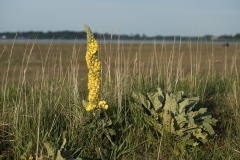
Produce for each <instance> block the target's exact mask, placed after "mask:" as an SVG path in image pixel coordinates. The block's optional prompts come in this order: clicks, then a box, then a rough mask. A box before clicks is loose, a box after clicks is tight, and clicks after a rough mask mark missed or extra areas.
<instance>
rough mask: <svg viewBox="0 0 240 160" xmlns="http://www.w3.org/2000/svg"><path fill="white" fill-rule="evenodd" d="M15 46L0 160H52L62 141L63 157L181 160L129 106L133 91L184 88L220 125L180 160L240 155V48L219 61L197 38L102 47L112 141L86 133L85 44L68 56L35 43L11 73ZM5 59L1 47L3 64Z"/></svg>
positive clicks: (0, 104) (5, 88)
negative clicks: (213, 134) (208, 140)
mask: <svg viewBox="0 0 240 160" xmlns="http://www.w3.org/2000/svg"><path fill="white" fill-rule="evenodd" d="M101 38H103V39H104V37H101ZM14 45H15V44H14V43H13V44H12V48H11V52H10V53H11V54H10V55H8V61H7V68H6V70H4V72H3V73H4V74H3V75H2V87H1V92H0V114H1V116H0V151H1V152H0V157H1V159H29V157H31V156H33V157H34V158H35V159H44V158H45V159H53V157H54V156H53V155H56V154H57V151H58V149H60V148H61V145H62V143H63V141H64V138H66V142H67V143H66V150H67V151H66V154H69V156H70V155H72V156H74V157H88V158H93V159H96V158H100V159H104V158H105V159H178V158H179V157H178V156H177V155H175V154H174V148H173V144H172V137H171V136H170V135H167V134H163V136H161V135H159V134H158V133H157V132H156V131H155V130H154V128H152V127H151V126H149V125H148V124H147V123H146V122H144V120H143V115H144V113H143V112H142V111H141V110H138V109H136V108H134V106H133V105H132V99H131V95H132V93H133V92H142V93H146V92H149V91H153V90H155V89H156V88H157V86H158V87H161V88H162V89H163V90H166V91H172V92H175V91H178V90H184V91H185V93H187V94H188V95H190V96H200V97H201V105H203V106H205V107H207V108H208V109H209V111H211V112H212V114H213V116H214V117H215V118H216V119H218V120H219V122H218V125H217V126H216V128H215V129H216V132H217V134H218V137H217V138H216V139H215V140H214V141H213V142H211V143H208V144H205V145H202V146H200V147H196V148H193V149H192V150H190V151H188V152H186V153H185V154H183V155H182V157H180V158H182V159H236V158H237V157H239V156H240V139H239V137H238V135H239V131H240V123H239V109H240V108H239V101H240V92H239V91H240V81H239V76H238V74H239V69H240V66H239V57H238V54H239V52H240V50H239V48H238V44H236V46H235V50H234V52H232V50H231V52H230V53H229V51H228V48H223V49H222V52H223V53H224V54H223V55H224V57H220V58H223V59H222V60H219V59H216V57H218V58H219V56H218V54H219V53H216V52H215V49H214V47H215V46H216V45H214V43H210V44H209V43H208V42H206V41H204V40H201V39H199V41H198V43H197V44H193V43H191V41H189V42H188V43H187V44H182V43H181V42H180V43H179V44H178V43H173V44H171V45H169V44H167V43H165V42H164V40H163V41H162V43H161V44H158V43H157V42H156V41H153V43H152V44H151V45H148V47H147V48H144V46H145V45H144V41H143V42H142V43H140V44H138V45H136V44H134V42H133V43H132V44H124V43H122V42H121V39H120V37H119V40H118V42H117V44H114V43H112V42H111V41H110V43H101V44H100V46H99V47H100V48H99V59H100V60H101V63H102V70H101V77H102V86H101V87H102V93H101V94H102V96H103V97H104V99H106V101H107V102H108V104H109V107H110V109H109V110H108V111H107V112H106V115H108V118H109V119H111V120H112V124H111V125H110V128H111V129H113V130H115V131H116V135H114V136H113V137H111V141H112V143H111V142H109V137H105V136H102V133H99V132H96V134H95V135H88V134H87V131H88V128H87V127H88V126H87V122H88V120H89V119H88V118H89V115H88V113H86V111H85V109H84V107H83V106H82V103H81V102H82V100H83V99H86V98H87V93H86V86H87V84H86V80H87V79H86V74H87V73H86V64H85V62H84V61H83V60H82V58H83V57H84V55H85V45H81V44H80V45H79V44H72V50H71V52H70V53H66V52H63V51H64V50H63V49H61V45H60V46H59V48H58V49H57V50H53V49H52V43H51V44H49V46H48V49H47V50H44V51H42V49H41V47H40V46H39V45H38V44H36V43H27V44H26V45H25V51H24V54H23V57H21V60H20V62H21V65H20V68H14V67H15V66H16V64H13V63H12V61H13V62H14V58H13V57H14V56H17V51H15V52H16V53H14ZM149 46H150V47H149ZM136 47H137V48H136ZM217 47H219V46H217ZM231 47H233V46H232V45H231ZM183 48H184V49H183ZM34 49H36V50H37V51H38V52H39V53H40V55H41V59H40V61H39V60H38V59H35V57H34V54H35V52H36V51H34ZM133 51H134V52H133ZM218 51H219V50H218ZM4 55H5V48H4V49H3V50H2V53H1V57H0V59H1V58H2V59H3V58H4ZM5 56H6V55H5ZM1 62H3V61H0V63H1ZM9 75H13V76H11V77H10V76H9ZM16 79H17V80H16ZM106 115H105V116H106ZM96 130H98V131H103V130H101V128H97V129H96ZM91 133H92V132H91ZM93 133H95V132H93ZM97 135H101V138H100V139H97V143H98V144H96V140H93V137H91V136H97ZM50 146H51V147H50ZM96 146H101V147H96ZM50 151H52V152H53V153H52V152H50Z"/></svg>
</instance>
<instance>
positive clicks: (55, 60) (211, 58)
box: [0, 42, 240, 82]
mask: <svg viewBox="0 0 240 160" xmlns="http://www.w3.org/2000/svg"><path fill="white" fill-rule="evenodd" d="M99 47H100V51H99V56H100V57H99V58H100V59H101V61H102V65H103V72H107V70H108V69H109V67H111V70H112V71H113V70H114V68H115V67H116V65H119V66H120V68H122V69H124V68H125V69H126V68H127V69H128V71H127V72H128V74H131V75H132V74H135V73H134V72H141V73H144V75H145V76H152V75H156V74H158V75H159V71H161V72H174V73H177V72H178V73H179V74H181V75H179V76H184V75H187V74H189V73H190V74H196V73H197V74H198V73H205V74H210V75H212V74H215V73H218V74H222V75H224V76H225V77H228V76H229V74H236V72H237V71H239V70H240V65H239V64H240V57H239V56H238V54H239V45H236V44H232V45H230V47H223V46H222V45H221V44H211V43H208V44H207V43H204V42H202V43H199V44H196V43H194V44H191V43H188V44H186V43H185V44H154V42H153V43H152V44H144V42H143V44H134V43H132V44H121V43H118V44H115V43H113V44H110V43H109V44H100V46H99ZM0 50H1V59H0V67H1V69H0V74H1V75H4V73H5V71H6V70H7V68H8V62H9V58H10V68H9V75H8V76H9V78H10V79H11V80H13V81H15V82H17V81H18V77H19V74H20V70H21V69H22V67H23V66H22V65H23V62H27V61H28V62H27V63H28V64H27V68H26V69H27V71H26V76H27V79H32V78H33V77H36V75H34V73H36V71H37V70H38V71H39V70H41V68H42V67H45V66H46V67H48V69H49V70H54V69H55V68H57V67H59V66H61V68H62V69H63V71H64V72H66V69H67V68H68V67H69V65H70V64H71V61H72V60H73V59H74V61H75V63H77V64H78V66H79V68H78V75H79V78H80V79H82V78H84V77H86V75H87V67H86V62H85V52H86V44H81V43H78V44H70V43H53V44H33V43H30V44H23V43H20V44H19V43H17V44H14V47H13V44H10V43H7V44H4V43H3V44H0ZM73 53H74V54H73ZM73 56H74V57H73ZM60 58H61V59H60ZM46 60H47V61H46ZM119 62H120V63H119ZM136 65H138V68H136ZM134 66H135V68H134ZM134 69H135V70H134ZM170 74H171V73H170ZM13 75H14V76H13Z"/></svg>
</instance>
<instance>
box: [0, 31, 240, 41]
mask: <svg viewBox="0 0 240 160" xmlns="http://www.w3.org/2000/svg"><path fill="white" fill-rule="evenodd" d="M15 36H16V33H15V32H3V33H0V39H3V38H7V39H13V38H15ZM94 36H95V37H96V38H101V39H106V40H109V39H114V40H116V39H119V38H120V39H121V40H132V39H135V40H152V39H157V40H162V39H165V40H174V39H175V40H176V41H178V40H180V39H182V40H186V39H189V38H191V40H194V39H198V38H199V37H181V36H153V37H148V36H146V35H144V34H143V35H139V34H136V35H130V36H129V35H116V34H113V35H112V34H108V33H105V34H99V33H94ZM212 37H213V36H212V35H206V36H203V37H201V38H204V39H207V40H211V38H212ZM17 38H18V39H35V38H37V39H86V32H85V31H83V32H73V31H58V32H37V31H29V32H18V33H17ZM217 38H218V39H219V40H231V39H240V34H239V33H238V34H236V35H234V36H232V35H222V36H218V37H217Z"/></svg>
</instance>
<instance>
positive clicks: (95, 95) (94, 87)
mask: <svg viewBox="0 0 240 160" xmlns="http://www.w3.org/2000/svg"><path fill="white" fill-rule="evenodd" d="M84 27H85V29H86V33H87V51H86V57H85V58H86V62H87V67H88V70H89V72H88V90H89V93H88V101H89V103H88V106H87V107H86V111H90V110H92V109H96V108H102V109H105V110H107V109H108V105H107V104H106V102H105V101H100V99H99V97H100V83H101V79H100V69H101V63H100V61H99V60H98V58H97V53H98V42H97V40H95V39H94V36H93V33H92V31H91V29H90V28H89V27H88V26H87V25H84Z"/></svg>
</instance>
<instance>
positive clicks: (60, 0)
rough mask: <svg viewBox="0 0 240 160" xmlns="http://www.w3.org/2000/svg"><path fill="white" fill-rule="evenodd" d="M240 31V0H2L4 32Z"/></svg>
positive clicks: (195, 33) (151, 33)
mask: <svg viewBox="0 0 240 160" xmlns="http://www.w3.org/2000/svg"><path fill="white" fill-rule="evenodd" d="M84 24H88V25H89V26H90V28H91V29H92V30H93V32H98V33H114V34H128V35H131V34H140V35H142V34H145V35H147V36H155V35H163V36H168V35H181V36H198V35H200V36H203V35H207V34H211V35H215V36H218V35H225V34H227V35H235V34H236V33H240V0H119V1H116V0H0V32H6V31H10V32H17V31H20V32H21V31H44V32H47V31H63V30H69V31H84V27H83V25H84Z"/></svg>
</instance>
